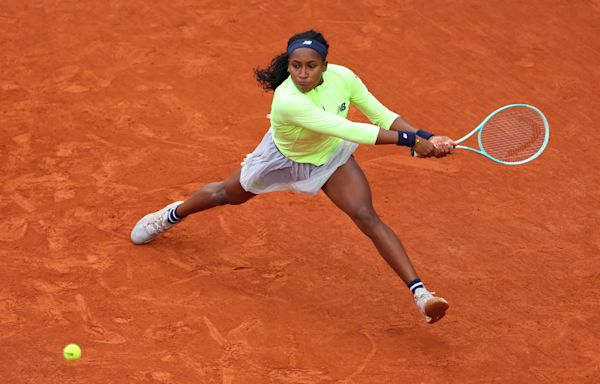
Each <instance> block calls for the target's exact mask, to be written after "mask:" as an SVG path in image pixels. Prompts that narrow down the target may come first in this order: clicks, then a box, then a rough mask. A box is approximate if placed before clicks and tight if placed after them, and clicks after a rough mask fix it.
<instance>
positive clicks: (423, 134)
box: [417, 129, 435, 140]
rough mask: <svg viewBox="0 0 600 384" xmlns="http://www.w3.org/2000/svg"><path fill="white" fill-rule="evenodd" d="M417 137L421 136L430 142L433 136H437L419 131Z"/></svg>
mask: <svg viewBox="0 0 600 384" xmlns="http://www.w3.org/2000/svg"><path fill="white" fill-rule="evenodd" d="M417 135H418V136H421V137H422V138H424V139H425V140H429V138H431V137H432V136H435V135H434V134H433V133H429V132H427V131H423V130H422V129H419V130H418V131H417Z"/></svg>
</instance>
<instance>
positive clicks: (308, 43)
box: [287, 39, 327, 60]
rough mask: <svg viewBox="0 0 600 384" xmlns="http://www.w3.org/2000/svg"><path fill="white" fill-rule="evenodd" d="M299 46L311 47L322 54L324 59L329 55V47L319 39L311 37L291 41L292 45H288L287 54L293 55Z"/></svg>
mask: <svg viewBox="0 0 600 384" xmlns="http://www.w3.org/2000/svg"><path fill="white" fill-rule="evenodd" d="M298 48H310V49H312V50H314V51H316V52H317V53H318V54H319V55H321V57H322V58H323V60H325V58H326V57H327V47H326V46H325V45H324V44H323V43H321V42H320V41H317V40H311V39H297V40H294V41H292V42H291V43H290V45H288V48H287V54H288V55H291V54H292V52H294V51H295V50H296V49H298Z"/></svg>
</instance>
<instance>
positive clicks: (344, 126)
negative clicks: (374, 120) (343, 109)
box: [277, 96, 379, 144]
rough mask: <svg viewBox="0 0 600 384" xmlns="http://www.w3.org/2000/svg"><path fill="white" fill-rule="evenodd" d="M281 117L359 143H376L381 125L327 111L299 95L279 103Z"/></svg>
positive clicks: (316, 130) (319, 131) (295, 123)
mask: <svg viewBox="0 0 600 384" xmlns="http://www.w3.org/2000/svg"><path fill="white" fill-rule="evenodd" d="M278 104H279V105H278V106H277V109H278V112H279V114H280V116H281V119H282V120H283V121H284V122H285V123H286V124H290V125H293V126H297V127H301V128H305V129H309V130H311V131H314V132H318V133H321V134H325V135H329V136H335V137H339V138H341V139H344V140H346V141H352V142H354V143H357V144H375V142H376V141H377V135H378V134H379V127H377V126H375V125H372V124H367V123H356V122H353V121H350V120H347V119H346V118H344V117H342V116H338V115H336V114H334V113H330V112H326V111H324V110H323V109H321V108H319V107H318V106H316V105H315V104H313V103H312V102H310V100H308V99H306V98H304V97H301V96H297V97H290V98H287V99H286V100H285V102H280V103H278Z"/></svg>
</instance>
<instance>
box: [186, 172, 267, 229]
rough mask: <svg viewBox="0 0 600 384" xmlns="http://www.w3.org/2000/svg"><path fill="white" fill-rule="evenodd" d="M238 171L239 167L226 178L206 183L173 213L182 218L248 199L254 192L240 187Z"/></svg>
mask: <svg viewBox="0 0 600 384" xmlns="http://www.w3.org/2000/svg"><path fill="white" fill-rule="evenodd" d="M240 173H241V169H238V170H237V171H236V172H234V173H233V175H231V176H230V177H229V178H227V179H226V180H223V181H219V182H216V183H209V184H206V185H205V186H203V187H202V188H200V189H199V190H198V191H196V193H194V194H193V195H192V196H191V197H189V198H188V199H187V200H185V201H184V202H183V203H182V204H181V205H179V206H178V207H177V209H176V210H175V214H176V215H177V216H178V217H179V218H181V219H183V218H184V217H186V216H188V215H191V214H192V213H196V212H200V211H204V210H207V209H209V208H213V207H216V206H219V205H226V204H231V205H238V204H243V203H245V202H246V201H248V200H250V199H251V198H253V197H254V196H256V194H254V193H252V192H248V191H246V190H245V189H244V188H242V185H241V184H240Z"/></svg>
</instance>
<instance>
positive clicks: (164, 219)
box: [131, 201, 183, 244]
mask: <svg viewBox="0 0 600 384" xmlns="http://www.w3.org/2000/svg"><path fill="white" fill-rule="evenodd" d="M182 203H183V201H176V202H174V203H171V204H169V205H167V206H166V207H164V208H163V209H161V210H160V211H156V212H152V213H149V214H147V215H146V216H144V217H142V219H141V220H140V221H138V222H137V224H136V225H135V226H134V227H133V229H132V230H131V241H132V242H133V243H134V244H146V243H149V242H151V241H152V240H154V238H155V237H156V236H158V235H160V234H161V233H163V232H164V231H166V230H167V229H169V228H171V227H172V226H174V225H175V224H171V223H169V220H168V217H169V211H170V210H171V209H172V208H173V209H174V208H177V207H178V206H179V205H180V204H182Z"/></svg>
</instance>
